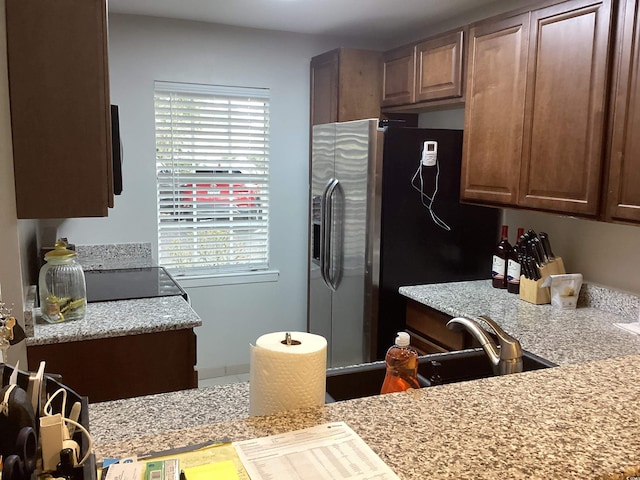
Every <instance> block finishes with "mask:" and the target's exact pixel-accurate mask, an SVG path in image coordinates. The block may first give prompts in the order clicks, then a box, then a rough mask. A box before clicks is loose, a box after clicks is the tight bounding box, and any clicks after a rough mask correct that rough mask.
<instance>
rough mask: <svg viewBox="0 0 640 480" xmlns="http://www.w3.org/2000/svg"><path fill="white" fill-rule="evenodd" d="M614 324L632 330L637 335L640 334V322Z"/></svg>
mask: <svg viewBox="0 0 640 480" xmlns="http://www.w3.org/2000/svg"><path fill="white" fill-rule="evenodd" d="M614 325H615V326H616V327H618V328H621V329H622V330H624V331H626V332H631V333H635V334H636V335H640V322H634V323H614Z"/></svg>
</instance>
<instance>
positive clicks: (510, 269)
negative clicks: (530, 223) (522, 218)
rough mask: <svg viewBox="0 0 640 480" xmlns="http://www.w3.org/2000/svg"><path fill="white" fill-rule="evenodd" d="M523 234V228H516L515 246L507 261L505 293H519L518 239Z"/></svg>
mask: <svg viewBox="0 0 640 480" xmlns="http://www.w3.org/2000/svg"><path fill="white" fill-rule="evenodd" d="M523 234H524V228H518V235H517V236H516V244H515V245H514V246H513V248H512V249H511V251H510V252H509V258H508V260H507V291H508V292H509V293H520V260H519V258H518V253H519V252H520V245H521V243H520V237H522V235H523Z"/></svg>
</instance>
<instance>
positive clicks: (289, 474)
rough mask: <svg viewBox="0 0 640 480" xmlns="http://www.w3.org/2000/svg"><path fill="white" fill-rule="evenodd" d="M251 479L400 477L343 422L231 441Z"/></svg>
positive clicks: (372, 479)
mask: <svg viewBox="0 0 640 480" xmlns="http://www.w3.org/2000/svg"><path fill="white" fill-rule="evenodd" d="M233 446H234V447H235V448H236V452H237V453H238V456H239V457H240V459H241V460H242V463H243V465H244V468H245V469H246V471H247V473H248V474H249V476H250V477H251V480H279V479H283V478H286V479H287V480H325V479H326V480H333V479H335V480H338V479H340V480H365V479H366V480H399V478H398V476H397V475H396V474H395V473H393V471H392V470H391V469H390V468H389V466H388V465H387V464H386V463H384V462H383V461H382V460H381V459H380V457H378V455H376V453H375V452H374V451H373V450H371V448H370V447H369V446H368V445H367V444H366V443H365V442H364V440H362V438H360V437H359V436H358V434H356V433H355V432H354V431H353V430H351V428H349V427H348V426H347V424H345V423H344V422H335V423H326V424H323V425H318V426H316V427H311V428H305V429H303V430H296V431H294V432H289V433H283V434H280V435H272V436H269V437H262V438H255V439H252V440H245V441H242V442H233Z"/></svg>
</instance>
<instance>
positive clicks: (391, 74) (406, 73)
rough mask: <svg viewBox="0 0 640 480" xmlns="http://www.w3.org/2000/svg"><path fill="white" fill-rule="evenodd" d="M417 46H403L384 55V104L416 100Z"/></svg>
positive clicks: (387, 105) (397, 103)
mask: <svg viewBox="0 0 640 480" xmlns="http://www.w3.org/2000/svg"><path fill="white" fill-rule="evenodd" d="M415 70H416V62H415V48H414V47H413V46H410V47H402V48H398V49H396V50H391V51H390V52H386V53H385V54H384V55H383V57H382V106H383V107H390V106H393V105H405V104H407V103H413V102H415V96H414V93H415V92H414V90H415Z"/></svg>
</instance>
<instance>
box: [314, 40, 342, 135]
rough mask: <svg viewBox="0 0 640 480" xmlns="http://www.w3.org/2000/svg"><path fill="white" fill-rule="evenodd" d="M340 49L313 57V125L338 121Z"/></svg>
mask: <svg viewBox="0 0 640 480" xmlns="http://www.w3.org/2000/svg"><path fill="white" fill-rule="evenodd" d="M339 65H340V50H332V51H331V52H327V53H324V54H322V55H318V56H317V57H314V58H312V59H311V125H320V124H322V123H332V122H337V121H338V75H339Z"/></svg>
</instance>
